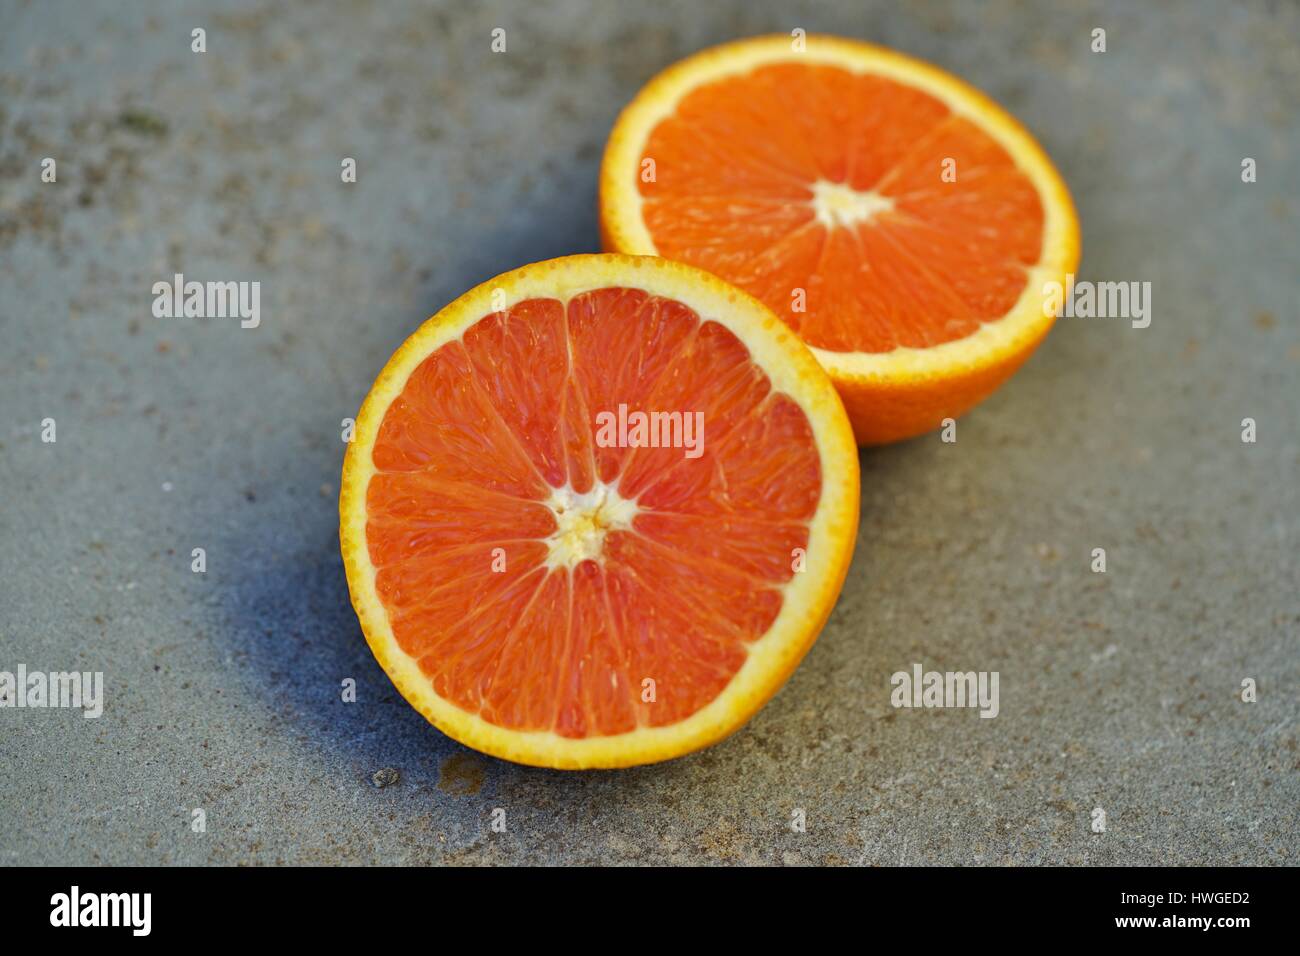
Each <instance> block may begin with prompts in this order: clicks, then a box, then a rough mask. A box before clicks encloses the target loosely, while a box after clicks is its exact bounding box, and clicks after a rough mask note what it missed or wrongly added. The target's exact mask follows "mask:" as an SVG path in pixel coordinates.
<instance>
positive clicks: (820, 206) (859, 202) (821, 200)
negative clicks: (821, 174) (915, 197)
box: [812, 179, 894, 229]
mask: <svg viewBox="0 0 1300 956" xmlns="http://www.w3.org/2000/svg"><path fill="white" fill-rule="evenodd" d="M812 190H813V199H812V207H813V212H815V213H816V214H817V221H818V222H820V223H821V224H822V225H823V226H825V227H826V228H827V229H834V228H835V227H836V226H843V227H845V228H848V227H849V226H856V225H857V224H858V223H860V222H869V221H870V220H872V219H874V218H875V217H876V216H878V215H879V214H880V213H882V212H889V211H890V210H891V209H893V208H894V200H892V199H890V198H889V197H888V196H882V195H880V193H874V192H859V191H858V190H856V189H853V188H851V187H849V186H846V185H844V184H843V183H833V182H831V181H830V180H829V179H819V180H817V182H815V183H813V187H812Z"/></svg>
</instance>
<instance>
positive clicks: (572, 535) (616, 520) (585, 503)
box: [546, 481, 640, 568]
mask: <svg viewBox="0 0 1300 956" xmlns="http://www.w3.org/2000/svg"><path fill="white" fill-rule="evenodd" d="M546 504H547V506H548V507H549V508H550V509H551V513H552V514H553V515H555V533H554V534H552V535H551V536H550V537H549V538H547V539H546V546H547V548H549V549H550V551H549V553H548V554H547V556H546V566H547V567H548V568H572V567H574V566H576V565H577V564H579V563H580V562H582V561H588V560H593V561H598V560H600V556H601V553H602V552H603V551H604V547H605V533H606V532H608V531H614V530H627V529H628V528H631V527H632V520H633V519H634V518H635V517H636V516H637V514H638V512H639V510H640V509H638V508H637V506H636V502H635V501H629V500H628V499H627V498H624V497H623V496H621V495H620V494H619V493H618V491H617V490H615V488H614V486H613V485H607V484H605V483H604V482H603V481H597V482H596V483H595V484H594V485H593V486H592V488H591V490H590V491H588V492H586V493H585V494H581V495H580V494H578V493H577V492H576V491H574V490H573V489H572V488H570V487H569V486H568V485H565V486H564V487H563V488H556V489H555V490H554V491H553V492H552V493H551V497H550V500H548V501H547V502H546Z"/></svg>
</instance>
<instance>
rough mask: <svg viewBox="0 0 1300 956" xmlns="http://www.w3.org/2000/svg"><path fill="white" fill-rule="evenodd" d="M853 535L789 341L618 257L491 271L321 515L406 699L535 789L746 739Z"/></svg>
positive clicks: (361, 442) (454, 309)
mask: <svg viewBox="0 0 1300 956" xmlns="http://www.w3.org/2000/svg"><path fill="white" fill-rule="evenodd" d="M675 413H676V414H678V415H679V416H680V417H679V418H678V419H673V418H672V417H671V416H673V415H674V414H675ZM654 415H658V416H661V417H659V418H657V419H656V418H652V417H650V416H654ZM638 416H645V417H640V418H639V417H638ZM664 416H666V417H664ZM685 416H691V418H690V421H691V422H692V423H694V424H693V426H687V425H685V424H675V423H685V422H686V421H687V419H686V417H685ZM647 420H648V421H650V422H652V423H654V422H657V423H658V424H657V425H656V424H652V425H651V426H650V429H649V430H647V428H646V427H645V426H646V421H647ZM638 422H639V423H640V424H639V425H638V424H637V423H638ZM688 427H690V428H691V434H690V435H688V434H687V428H688ZM656 429H657V430H656ZM857 520H858V460H857V449H856V447H855V446H854V442H853V435H852V431H851V428H850V425H849V422H848V419H847V417H846V416H845V414H844V409H843V406H842V404H841V403H840V400H839V398H838V396H837V395H836V393H835V390H834V387H833V386H832V384H831V382H830V380H829V379H828V378H827V377H826V374H825V372H824V371H823V370H822V369H821V368H820V367H819V366H818V364H817V362H816V361H815V360H814V359H813V357H812V355H811V353H809V352H808V350H807V349H806V348H805V347H804V346H803V345H802V344H801V343H800V342H799V340H798V338H797V337H796V336H795V335H794V334H793V333H792V332H791V331H790V330H789V329H788V328H787V327H786V326H785V325H783V324H782V323H781V322H780V320H779V319H777V318H776V317H775V316H774V315H772V313H771V312H770V311H769V310H768V309H767V308H766V307H765V306H763V305H762V304H761V303H759V302H758V301H757V300H755V299H753V298H751V297H750V296H748V295H746V294H744V293H743V292H740V291H738V290H736V289H734V288H732V287H730V286H728V285H727V284H726V283H724V282H721V281H720V280H719V279H717V278H716V277H714V276H712V275H710V274H708V273H705V272H702V271H700V270H698V269H694V268H692V267H690V266H686V265H682V264H680V263H674V262H670V261H668V260H666V259H659V258H653V257H630V256H619V255H595V256H571V257H568V258H563V259H554V260H551V261H549V262H542V263H537V264H535V265H531V266H526V267H524V268H522V269H518V270H516V271H514V272H508V273H506V274H505V275H502V276H498V277H497V278H496V279H493V280H492V281H490V282H487V283H485V284H483V285H481V286H479V287H478V288H476V289H473V290H472V291H470V292H467V293H466V294H465V295H463V296H461V297H460V298H459V299H457V300H456V301H455V302H453V303H452V304H451V305H449V306H447V307H446V308H445V309H443V310H442V311H441V312H439V313H438V314H437V315H435V316H434V317H433V318H432V319H430V320H429V321H428V322H426V323H425V324H424V325H422V326H421V327H420V328H419V329H418V330H417V331H416V332H415V334H413V335H412V336H411V337H410V338H409V339H408V340H407V341H406V343H405V344H404V345H403V346H402V347H401V348H400V349H398V350H397V352H396V354H394V355H393V357H392V358H391V359H390V360H389V362H388V365H387V366H386V367H385V368H384V370H383V372H382V373H381V374H380V376H379V378H378V380H377V381H376V382H375V384H374V387H373V388H372V389H371V392H370V395H369V396H368V397H367V398H366V401H365V404H364V405H363V406H362V408H361V412H360V415H359V416H358V418H357V423H356V430H355V438H354V441H353V442H352V444H351V445H350V446H349V448H348V452H347V457H346V460H345V463H344V466H343V482H342V493H341V495H340V499H339V522H340V524H339V531H340V540H341V545H342V550H343V559H344V564H345V566H346V569H347V578H348V586H349V589H350V590H351V593H352V601H353V604H354V606H355V608H356V611H357V615H358V617H359V618H360V621H361V626H362V629H363V630H364V631H365V635H366V639H367V641H368V642H369V644H370V647H371V649H372V650H373V651H374V654H375V656H376V657H377V658H378V660H379V662H380V664H381V665H382V666H383V667H384V669H385V670H386V671H387V672H388V675H389V676H390V677H391V678H392V680H393V683H394V684H396V685H397V687H398V689H399V690H400V691H401V692H402V694H403V695H404V696H405V697H406V699H407V700H408V701H410V703H411V704H412V705H413V706H414V707H415V708H416V709H417V710H419V711H420V712H421V713H422V714H424V715H425V716H426V717H427V718H428V719H429V720H430V721H432V722H433V723H434V724H435V725H436V726H437V727H438V728H440V729H441V730H442V731H444V732H445V733H447V734H449V735H450V736H452V737H454V738H455V739H457V740H459V741H461V742H462V743H465V744H467V745H469V746H471V747H474V748H476V749H478V750H481V751H484V752H486V753H489V754H493V755H495V756H498V757H504V758H506V759H509V760H514V761H518V762H520V763H527V764H535V765H541V766H548V767H558V768H582V767H622V766H629V765H633V764H642V763H649V762H652V761H656V760H665V759H668V758H670V757H675V756H678V755H680V754H684V753H687V752H689V751H691V750H695V749H696V748H699V747H703V746H706V745H708V744H710V743H713V742H715V741H717V740H719V739H721V738H722V737H724V736H726V735H727V734H729V733H731V732H732V731H733V730H735V729H736V728H737V727H739V726H740V725H741V724H743V723H744V722H745V721H746V720H748V719H749V717H750V716H751V715H752V714H753V713H754V712H755V711H757V710H758V708H759V707H761V706H762V705H763V703H764V702H765V701H766V700H767V699H768V698H769V697H771V696H772V694H774V693H775V692H776V691H777V689H778V688H779V687H780V686H781V684H782V683H783V682H784V681H785V679H786V678H787V677H788V676H789V675H790V673H791V672H792V671H793V669H794V668H795V666H796V665H797V664H798V662H799V661H800V659H801V658H802V657H803V656H804V654H805V652H807V650H808V648H809V647H810V646H811V645H812V643H813V641H814V640H815V639H816V637H817V634H818V632H819V631H820V630H821V628H822V625H823V624H824V623H825V621H826V617H827V615H828V614H829V613H830V609H831V606H832V604H833V603H834V601H835V598H836V596H837V595H838V593H839V590H840V587H841V585H842V584H843V581H844V575H845V572H846V569H847V566H848V562H849V559H850V556H851V554H852V550H853V544H854V540H855V538H856V533H857Z"/></svg>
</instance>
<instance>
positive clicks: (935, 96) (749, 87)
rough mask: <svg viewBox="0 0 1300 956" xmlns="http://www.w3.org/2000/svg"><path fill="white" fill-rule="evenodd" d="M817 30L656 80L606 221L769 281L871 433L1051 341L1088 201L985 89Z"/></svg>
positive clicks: (621, 142) (641, 100)
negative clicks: (1056, 292) (1079, 208)
mask: <svg viewBox="0 0 1300 956" xmlns="http://www.w3.org/2000/svg"><path fill="white" fill-rule="evenodd" d="M803 42H804V46H803V48H802V49H801V48H800V41H799V40H797V39H792V38H791V37H788V36H774V37H759V38H755V39H750V40H741V41H738V42H735V43H729V44H726V45H723V46H720V47H716V48H713V49H710V50H706V51H704V52H702V53H699V54H697V55H695V56H692V57H690V58H688V59H686V60H683V61H682V62H680V63H678V64H676V65H674V66H672V67H669V68H668V69H667V70H665V71H664V72H663V73H661V74H659V75H658V76H657V77H655V78H654V79H653V80H652V81H651V82H650V83H649V84H648V85H646V86H645V88H644V89H642V90H641V92H640V93H639V94H637V96H636V98H635V99H634V100H633V101H632V103H631V104H630V105H629V106H628V107H627V108H626V109H625V110H624V111H623V113H622V115H621V116H620V117H619V119H618V122H617V124H616V125H615V127H614V130H613V133H612V134H611V136H610V140H609V143H608V145H607V147H606V150H605V157H604V162H603V165H602V169H601V180H600V223H601V232H602V236H603V238H604V244H605V248H606V249H607V250H610V251H614V252H625V253H634V254H640V255H661V256H666V257H668V258H671V259H678V260H681V261H683V262H687V263H690V264H692V265H696V266H699V267H701V268H703V269H707V270H709V271H710V272H713V273H715V274H716V275H719V276H721V277H722V278H724V279H726V280H728V281H729V282H731V283H733V284H735V285H737V286H739V287H740V288H741V289H744V290H745V291H747V292H749V293H750V294H752V295H754V296H755V297H757V298H758V299H760V300H762V301H763V302H764V303H765V304H766V305H768V306H769V307H770V308H771V309H772V310H773V311H774V312H775V313H776V314H777V315H779V316H780V317H781V318H782V319H783V320H784V321H785V322H786V323H787V324H788V325H789V326H790V327H791V328H793V329H795V330H796V331H797V332H798V333H799V335H800V336H801V337H802V338H803V340H804V341H805V342H806V343H807V344H808V345H809V346H811V347H812V350H813V353H814V354H815V355H816V356H817V359H818V360H819V361H820V362H821V364H822V365H823V366H824V367H825V368H826V370H827V371H828V372H829V373H830V376H831V378H832V380H833V381H834V382H835V385H836V387H837V388H838V389H839V390H840V394H841V396H842V397H843V399H844V403H845V406H846V408H847V409H848V413H849V417H850V419H851V420H852V422H853V427H854V431H855V433H856V435H857V438H858V441H859V442H861V443H863V444H876V443H881V442H888V441H896V440H898V439H902V438H908V437H911V436H913V435H918V434H921V433H923V432H926V431H929V430H932V429H934V428H937V427H938V426H939V425H940V424H941V423H942V421H943V420H944V419H945V418H949V417H952V418H955V417H957V416H958V415H960V414H962V413H964V412H965V411H967V410H968V409H970V408H971V407H972V406H974V405H975V404H976V403H977V402H979V401H981V400H983V399H984V398H985V397H987V396H988V395H989V394H990V393H991V392H992V391H993V390H994V389H995V388H996V387H997V386H998V385H1000V384H1001V383H1002V382H1003V381H1005V380H1006V379H1007V378H1008V377H1009V376H1010V375H1011V373H1012V372H1014V371H1015V370H1016V369H1017V368H1018V367H1019V366H1020V364H1021V363H1022V362H1024V360H1025V359H1026V358H1027V357H1028V356H1029V354H1030V353H1031V352H1032V351H1033V350H1034V348H1035V347H1036V346H1037V345H1038V343H1039V342H1040V341H1041V340H1042V338H1043V336H1045V335H1046V334H1047V331H1048V329H1049V328H1051V325H1052V322H1053V321H1054V319H1055V315H1054V314H1053V313H1052V310H1051V308H1050V307H1049V308H1047V309H1045V308H1044V291H1043V290H1044V285H1045V284H1046V283H1049V282H1059V283H1061V284H1062V286H1061V287H1062V288H1064V283H1065V276H1066V274H1067V273H1070V272H1073V271H1074V269H1075V267H1076V265H1077V263H1078V259H1079V226H1078V221H1077V219H1076V217H1075V212H1074V206H1073V203H1072V201H1071V199H1070V194H1069V192H1068V191H1067V190H1066V188H1065V185H1064V183H1063V182H1062V181H1061V177H1060V176H1059V175H1058V174H1057V172H1056V170H1055V168H1053V166H1052V163H1051V161H1050V160H1049V159H1048V158H1047V156H1046V155H1045V154H1044V152H1043V150H1042V149H1041V148H1040V147H1039V145H1038V144H1037V143H1036V142H1035V141H1034V139H1033V137H1032V136H1030V134H1029V133H1027V132H1026V131H1025V130H1024V128H1023V127H1021V126H1020V124H1018V123H1017V122H1016V121H1015V120H1014V119H1012V118H1011V117H1010V116H1009V115H1008V114H1007V113H1006V112H1004V111H1003V110H1002V109H1001V108H1000V107H999V106H998V105H997V104H996V103H994V102H992V101H991V100H990V99H988V98H987V97H985V96H984V95H983V94H981V93H979V92H978V91H976V90H975V89H973V88H972V87H970V86H968V85H966V84H965V83H963V82H962V81H961V80H959V79H957V78H956V77H954V76H951V75H950V74H948V73H945V72H943V71H942V70H939V69H937V68H936V67H933V66H930V65H929V64H926V63H923V62H921V61H919V60H915V59H912V58H911V57H907V56H904V55H902V54H899V53H895V52H893V51H890V50H886V49H883V48H881V47H877V46H872V45H870V44H867V43H860V42H856V41H851V40H844V39H838V38H834V37H821V36H810V37H807V38H806V40H804V41H803ZM1045 312H1046V314H1045Z"/></svg>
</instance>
